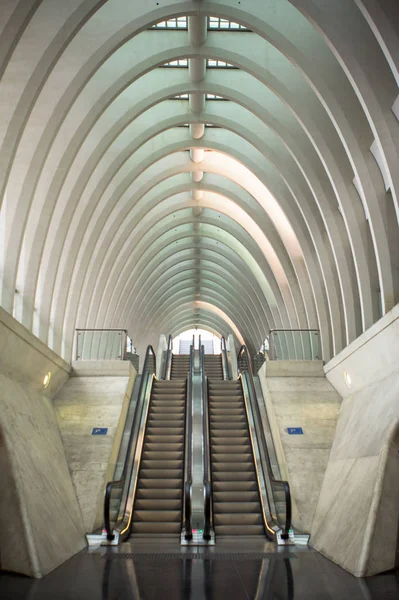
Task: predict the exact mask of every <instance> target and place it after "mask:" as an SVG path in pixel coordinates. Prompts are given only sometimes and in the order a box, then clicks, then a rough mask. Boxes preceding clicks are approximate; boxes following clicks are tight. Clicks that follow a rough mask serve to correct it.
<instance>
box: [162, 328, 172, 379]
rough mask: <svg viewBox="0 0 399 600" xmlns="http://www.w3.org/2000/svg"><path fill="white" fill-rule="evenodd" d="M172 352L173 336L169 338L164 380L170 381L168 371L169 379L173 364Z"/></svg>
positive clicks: (163, 374)
mask: <svg viewBox="0 0 399 600" xmlns="http://www.w3.org/2000/svg"><path fill="white" fill-rule="evenodd" d="M172 350H173V340H172V336H171V335H170V336H169V337H168V345H167V348H166V357H165V366H164V369H163V373H162V379H164V380H165V379H168V371H169V377H170V367H171V364H172Z"/></svg>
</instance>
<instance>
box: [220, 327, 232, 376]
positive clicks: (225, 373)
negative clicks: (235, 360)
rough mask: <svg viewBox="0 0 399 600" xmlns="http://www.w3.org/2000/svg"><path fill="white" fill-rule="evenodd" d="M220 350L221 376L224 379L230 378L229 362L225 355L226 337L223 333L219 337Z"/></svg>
mask: <svg viewBox="0 0 399 600" xmlns="http://www.w3.org/2000/svg"><path fill="white" fill-rule="evenodd" d="M221 351H222V368H223V377H224V379H231V378H232V377H231V372H230V364H229V359H228V357H227V344H226V338H225V337H224V335H223V336H222V339H221Z"/></svg>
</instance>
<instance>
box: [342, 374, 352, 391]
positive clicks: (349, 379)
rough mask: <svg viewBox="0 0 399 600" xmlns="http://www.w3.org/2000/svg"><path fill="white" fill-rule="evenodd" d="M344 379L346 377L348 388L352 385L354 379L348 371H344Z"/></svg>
mask: <svg viewBox="0 0 399 600" xmlns="http://www.w3.org/2000/svg"><path fill="white" fill-rule="evenodd" d="M344 379H345V383H346V385H347V386H348V388H350V387H352V379H351V376H350V375H349V373H348V371H344Z"/></svg>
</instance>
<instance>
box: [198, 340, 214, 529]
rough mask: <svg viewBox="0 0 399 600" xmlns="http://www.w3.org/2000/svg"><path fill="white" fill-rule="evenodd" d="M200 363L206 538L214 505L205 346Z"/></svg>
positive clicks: (201, 350) (210, 527) (210, 526)
mask: <svg viewBox="0 0 399 600" xmlns="http://www.w3.org/2000/svg"><path fill="white" fill-rule="evenodd" d="M200 352H201V355H200V365H201V377H202V406H203V411H202V419H203V423H202V429H203V439H204V516H205V520H204V532H203V538H204V540H210V539H212V533H213V507H212V471H211V456H210V431H209V404H208V377H207V376H206V374H205V347H204V346H201V347H200Z"/></svg>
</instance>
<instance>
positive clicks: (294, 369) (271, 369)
mask: <svg viewBox="0 0 399 600" xmlns="http://www.w3.org/2000/svg"><path fill="white" fill-rule="evenodd" d="M262 368H264V369H266V375H267V377H324V371H323V361H321V360H268V361H266V362H265V363H264V365H263V367H262Z"/></svg>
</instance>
